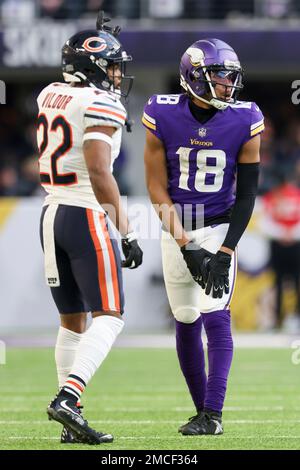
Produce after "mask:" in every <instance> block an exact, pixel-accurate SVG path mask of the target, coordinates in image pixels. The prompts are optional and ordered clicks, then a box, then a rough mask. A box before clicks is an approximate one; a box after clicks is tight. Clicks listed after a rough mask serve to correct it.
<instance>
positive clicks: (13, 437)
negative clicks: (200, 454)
mask: <svg viewBox="0 0 300 470" xmlns="http://www.w3.org/2000/svg"><path fill="white" fill-rule="evenodd" d="M199 437H200V436H199ZM204 438H209V439H212V438H214V436H201V437H200V439H204ZM8 439H10V440H22V441H23V440H32V441H34V440H39V441H40V440H45V441H49V440H55V441H58V440H59V439H60V438H59V437H52V436H50V437H45V436H40V437H33V436H9V437H8ZM149 439H152V440H154V439H156V440H176V441H178V440H180V439H182V440H183V439H191V440H193V439H195V436H180V437H177V436H117V437H116V440H131V441H138V440H149ZM219 439H222V440H223V439H231V440H237V439H240V440H249V439H259V440H262V441H263V440H266V439H267V440H271V439H300V435H299V436H285V435H283V436H259V437H258V436H257V435H255V436H218V440H219ZM2 440H3V439H2Z"/></svg>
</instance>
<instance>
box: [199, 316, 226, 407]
mask: <svg viewBox="0 0 300 470" xmlns="http://www.w3.org/2000/svg"><path fill="white" fill-rule="evenodd" d="M202 319H203V325H204V328H205V331H206V335H207V348H208V349H207V355H208V381H207V389H206V396H205V403H204V408H205V409H208V410H213V411H217V412H219V413H220V412H222V408H223V404H224V399H225V394H226V388H227V378H228V374H229V370H230V366H231V361H232V356H233V341H232V336H231V327H230V311H229V310H218V311H216V312H210V313H204V314H202Z"/></svg>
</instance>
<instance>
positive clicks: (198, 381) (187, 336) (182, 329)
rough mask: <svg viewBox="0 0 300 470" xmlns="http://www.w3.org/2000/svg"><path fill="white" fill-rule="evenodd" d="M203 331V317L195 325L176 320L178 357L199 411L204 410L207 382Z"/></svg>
mask: <svg viewBox="0 0 300 470" xmlns="http://www.w3.org/2000/svg"><path fill="white" fill-rule="evenodd" d="M201 330H202V318H201V317H199V318H198V319H197V320H196V321H195V322H194V323H182V322H179V321H177V320H176V348H177V355H178V359H179V363H180V367H181V370H182V373H183V375H184V377H185V380H186V383H187V386H188V387H189V390H190V394H191V396H192V399H193V402H194V404H195V407H196V409H197V411H202V410H203V407H204V399H205V393H206V381H207V379H206V373H205V358H204V350H203V344H202V339H201Z"/></svg>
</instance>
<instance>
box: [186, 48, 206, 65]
mask: <svg viewBox="0 0 300 470" xmlns="http://www.w3.org/2000/svg"><path fill="white" fill-rule="evenodd" d="M186 53H187V54H188V55H189V56H190V62H191V64H192V65H193V66H194V67H198V65H201V61H202V60H203V59H204V57H205V55H204V52H203V51H202V49H197V48H196V47H189V48H188V50H187V51H186Z"/></svg>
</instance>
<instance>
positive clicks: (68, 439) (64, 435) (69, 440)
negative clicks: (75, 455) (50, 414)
mask: <svg viewBox="0 0 300 470" xmlns="http://www.w3.org/2000/svg"><path fill="white" fill-rule="evenodd" d="M60 442H61V443H62V444H78V443H79V442H80V441H78V439H76V437H75V436H74V435H73V434H72V433H71V431H69V430H68V428H66V427H63V430H62V432H61V436H60Z"/></svg>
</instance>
